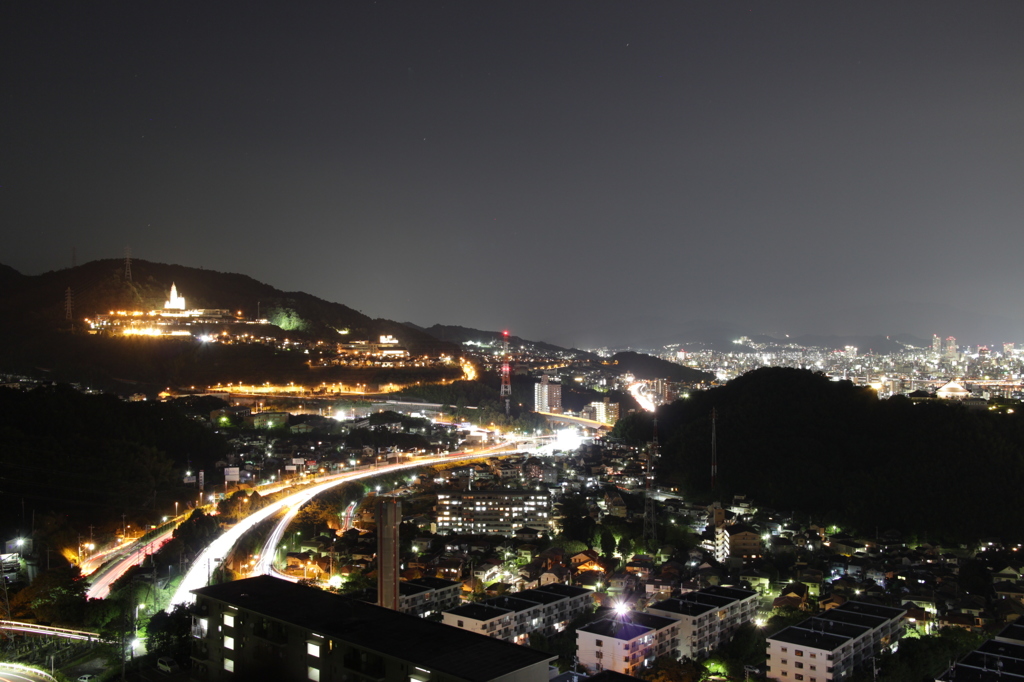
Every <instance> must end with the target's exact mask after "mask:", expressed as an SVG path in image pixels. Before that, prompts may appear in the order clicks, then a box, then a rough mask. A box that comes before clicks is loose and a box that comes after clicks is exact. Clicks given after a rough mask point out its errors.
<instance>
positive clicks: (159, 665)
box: [156, 656, 181, 673]
mask: <svg viewBox="0 0 1024 682" xmlns="http://www.w3.org/2000/svg"><path fill="white" fill-rule="evenodd" d="M156 669H157V670H160V671H161V672H165V673H176V672H178V671H179V670H181V668H179V667H178V662H177V661H175V660H174V659H173V658H168V657H167V656H161V657H160V658H158V659H156Z"/></svg>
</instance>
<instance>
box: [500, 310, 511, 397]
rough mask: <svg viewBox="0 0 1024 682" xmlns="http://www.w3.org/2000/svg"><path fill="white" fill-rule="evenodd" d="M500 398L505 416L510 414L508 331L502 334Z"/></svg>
mask: <svg viewBox="0 0 1024 682" xmlns="http://www.w3.org/2000/svg"><path fill="white" fill-rule="evenodd" d="M501 397H502V398H504V399H505V416H506V417H508V416H511V414H512V358H511V357H510V356H509V354H508V330H507V329H506V330H505V331H504V332H503V333H502V348H501Z"/></svg>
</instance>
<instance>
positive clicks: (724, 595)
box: [647, 587, 757, 659]
mask: <svg viewBox="0 0 1024 682" xmlns="http://www.w3.org/2000/svg"><path fill="white" fill-rule="evenodd" d="M647 611H648V612H649V613H652V614H654V615H656V616H663V617H665V618H671V619H673V620H675V621H677V622H678V623H679V646H678V650H679V655H680V656H685V657H687V658H693V659H701V658H706V657H707V656H708V654H710V653H711V652H712V651H713V650H714V649H716V648H717V647H718V646H720V645H722V644H724V643H725V642H728V641H729V639H730V638H731V637H732V635H733V633H734V632H736V630H737V629H738V628H739V627H740V626H741V625H743V624H744V623H749V622H750V621H752V620H753V619H754V616H755V615H756V613H757V592H755V591H753V590H744V589H740V588H738V587H710V588H708V589H705V590H700V591H698V592H688V593H686V594H684V595H683V596H681V597H676V598H673V599H666V600H664V601H659V602H656V603H654V604H652V605H651V606H649V607H648V609H647Z"/></svg>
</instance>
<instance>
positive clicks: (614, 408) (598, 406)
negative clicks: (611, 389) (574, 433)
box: [590, 398, 619, 424]
mask: <svg viewBox="0 0 1024 682" xmlns="http://www.w3.org/2000/svg"><path fill="white" fill-rule="evenodd" d="M590 409H591V410H592V411H593V414H594V420H595V421H599V422H602V423H605V424H614V423H615V422H617V421H619V404H618V403H613V402H611V400H609V399H608V398H605V399H604V401H595V402H592V403H590Z"/></svg>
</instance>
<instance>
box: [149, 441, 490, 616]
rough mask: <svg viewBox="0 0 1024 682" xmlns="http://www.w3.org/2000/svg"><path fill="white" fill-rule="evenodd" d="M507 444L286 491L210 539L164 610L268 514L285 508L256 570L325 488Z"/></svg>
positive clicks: (184, 599)
mask: <svg viewBox="0 0 1024 682" xmlns="http://www.w3.org/2000/svg"><path fill="white" fill-rule="evenodd" d="M509 447H510V446H509V445H507V444H505V443H502V444H500V445H496V446H493V447H491V448H484V449H482V450H479V451H476V452H472V453H456V454H454V455H447V456H444V457H432V458H430V459H421V460H417V461H415V462H405V463H401V464H388V465H384V466H381V467H379V468H376V469H367V470H363V471H353V472H348V473H344V474H339V475H338V476H337V477H335V478H333V479H332V480H329V481H325V482H323V483H317V484H315V485H312V486H310V487H308V488H306V489H305V490H303V491H301V492H298V493H295V494H293V495H289V496H288V497H285V498H284V499H281V500H278V501H277V502H274V503H272V504H269V505H267V506H266V507H264V508H263V509H260V510H259V511H258V512H255V513H254V514H250V515H249V516H247V517H246V518H245V519H243V520H241V521H239V522H238V523H236V524H235V525H234V527H232V528H229V529H228V530H226V531H225V532H224V533H223V534H222V535H221V536H220V537H218V538H217V539H216V540H214V541H213V542H211V543H210V544H209V545H208V546H207V547H206V549H204V550H203V551H202V552H201V553H200V554H199V556H198V557H196V560H195V561H194V562H193V563H192V566H191V568H189V570H188V571H187V572H186V573H185V575H184V577H183V578H182V580H181V584H180V585H179V586H178V590H177V591H176V592H175V593H174V597H173V598H172V599H171V603H170V605H169V606H168V607H167V610H168V611H170V610H171V609H172V608H173V607H174V606H175V605H176V604H191V603H193V602H194V601H195V597H194V596H193V595H192V590H196V589H199V588H200V587H205V586H206V585H207V584H208V583H209V580H210V575H211V574H212V573H213V570H214V569H215V568H216V567H217V566H219V565H220V564H221V562H222V561H224V559H225V558H226V557H227V556H228V554H230V553H231V549H232V547H234V546H235V543H237V542H238V541H239V540H240V539H241V538H242V536H243V535H245V533H247V532H249V531H250V530H252V529H253V528H254V527H255V526H256V525H257V524H259V523H261V522H263V521H264V520H266V519H269V518H270V517H271V516H273V515H274V514H277V513H279V512H281V511H282V510H285V509H287V514H286V515H285V517H284V518H283V519H282V520H281V521H279V522H278V523H277V524H276V526H275V528H274V531H273V533H272V534H271V538H270V540H268V542H267V543H266V545H265V546H264V549H263V552H262V553H261V554H260V560H259V564H258V565H257V568H256V571H255V572H259V573H270V572H271V571H273V567H272V562H273V557H274V550H275V549H276V547H277V544H278V543H279V542H280V540H281V537H282V536H283V534H284V531H285V529H286V528H287V527H288V522H290V520H291V517H294V515H295V514H297V513H298V510H299V508H300V507H302V505H303V504H305V503H306V502H308V501H309V500H311V499H312V498H313V497H315V496H317V495H319V494H320V493H322V492H323V491H325V490H328V489H330V488H333V487H334V486H337V485H341V484H342V483H347V482H349V481H356V480H359V479H363V478H370V477H373V476H379V475H380V474H384V473H387V472H389V471H400V470H403V469H413V468H416V467H422V466H430V465H432V464H439V463H441V462H450V461H453V460H460V459H475V458H477V457H482V456H486V455H491V454H494V453H496V452H500V451H501V450H504V449H507V448H509Z"/></svg>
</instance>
